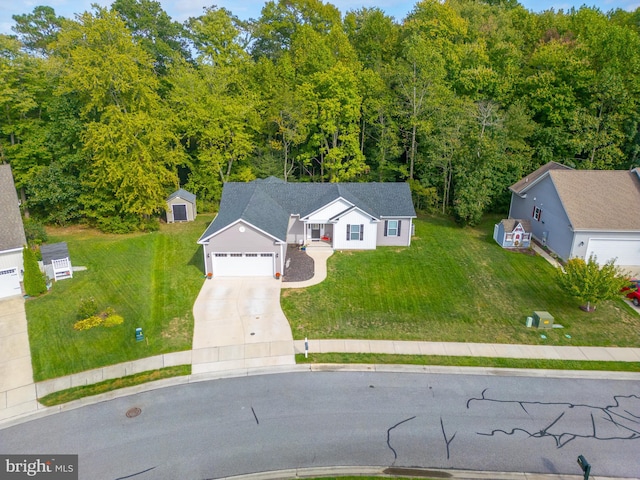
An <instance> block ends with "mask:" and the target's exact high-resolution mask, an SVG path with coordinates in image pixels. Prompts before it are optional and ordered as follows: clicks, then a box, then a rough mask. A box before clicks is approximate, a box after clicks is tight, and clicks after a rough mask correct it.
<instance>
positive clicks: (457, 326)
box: [282, 217, 640, 347]
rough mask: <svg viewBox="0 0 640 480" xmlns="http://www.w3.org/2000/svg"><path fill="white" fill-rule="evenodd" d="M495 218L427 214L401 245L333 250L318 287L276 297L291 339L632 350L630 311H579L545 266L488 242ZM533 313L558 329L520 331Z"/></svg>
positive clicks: (615, 305)
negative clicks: (472, 223)
mask: <svg viewBox="0 0 640 480" xmlns="http://www.w3.org/2000/svg"><path fill="white" fill-rule="evenodd" d="M496 221H498V219H497V218H489V219H487V221H486V222H485V223H484V224H483V225H481V226H480V227H478V228H460V227H458V226H456V225H455V224H454V223H452V222H451V221H450V220H449V219H445V218H439V217H430V218H427V219H420V220H417V221H416V222H415V223H416V237H414V239H413V241H412V244H411V247H409V248H396V247H383V248H378V249H377V250H374V251H342V252H336V253H335V254H334V255H333V256H332V257H330V258H329V261H328V278H327V279H326V280H325V281H324V282H323V283H321V284H319V285H315V286H313V287H309V288H306V289H300V290H293V289H291V290H283V293H282V306H283V309H284V312H285V314H286V316H287V318H288V319H289V322H290V323H291V327H292V330H293V335H294V337H295V338H297V339H302V338H304V337H309V338H365V339H393V340H428V341H449V342H483V343H485V342H489V343H525V344H548V345H603V346H604V345H606V346H626V347H628V346H635V347H638V346H640V315H638V314H637V313H635V312H634V311H633V310H632V309H631V307H629V306H628V305H626V304H625V303H624V302H623V301H622V300H616V301H614V302H606V303H603V304H601V305H598V308H597V310H596V312H594V313H590V314H587V313H584V312H583V311H581V310H580V309H579V308H578V307H579V305H580V302H579V301H578V300H577V299H575V298H573V297H571V296H569V295H567V294H566V293H565V292H564V291H562V290H561V289H560V287H558V285H557V284H556V281H555V279H554V272H555V269H554V267H552V266H551V265H550V264H549V263H548V262H546V261H545V260H544V259H542V258H541V257H538V256H533V255H529V254H527V253H517V252H511V251H507V250H504V249H502V248H500V246H498V244H497V243H495V242H494V241H493V239H492V234H493V224H494V223H495V222H496ZM534 310H546V311H549V312H550V313H551V314H552V315H553V316H554V317H555V322H556V323H558V324H561V325H563V326H564V327H565V328H563V329H553V330H548V331H541V330H537V329H527V328H525V320H526V317H527V316H529V315H531V314H532V312H533V311H534ZM541 335H546V337H547V338H546V339H543V338H542V337H541ZM566 335H569V336H570V337H571V338H568V337H567V336H566Z"/></svg>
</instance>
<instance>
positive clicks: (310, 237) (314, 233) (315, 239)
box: [304, 223, 333, 246]
mask: <svg viewBox="0 0 640 480" xmlns="http://www.w3.org/2000/svg"><path fill="white" fill-rule="evenodd" d="M304 229H305V230H304V232H305V235H304V238H305V239H306V242H305V243H325V244H328V245H329V246H333V224H332V223H305V224H304Z"/></svg>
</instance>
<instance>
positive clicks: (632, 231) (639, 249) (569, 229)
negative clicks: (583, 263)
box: [509, 162, 640, 267]
mask: <svg viewBox="0 0 640 480" xmlns="http://www.w3.org/2000/svg"><path fill="white" fill-rule="evenodd" d="M509 188H510V190H511V192H512V194H511V206H510V209H509V218H523V219H526V218H528V219H530V222H531V232H532V233H533V236H534V238H535V239H537V240H538V241H539V242H540V243H542V244H543V245H546V246H547V247H548V248H549V249H550V250H552V251H553V252H555V253H556V254H557V255H558V256H559V257H560V258H562V259H565V260H568V259H570V258H574V257H579V258H583V259H585V260H587V259H589V257H590V256H591V255H595V256H596V258H597V260H598V262H599V263H601V264H602V263H604V262H606V261H608V260H610V259H613V258H615V259H616V261H615V262H616V264H617V265H618V266H621V267H626V266H632V267H636V266H638V265H640V168H635V169H633V170H574V169H572V168H570V167H567V166H565V165H561V164H559V163H556V162H549V163H547V164H546V165H543V166H542V167H540V168H538V169H537V170H536V171H535V172H533V173H531V174H529V175H527V176H526V177H524V178H523V179H522V180H520V181H519V182H517V183H515V184H514V185H512V186H511V187H509Z"/></svg>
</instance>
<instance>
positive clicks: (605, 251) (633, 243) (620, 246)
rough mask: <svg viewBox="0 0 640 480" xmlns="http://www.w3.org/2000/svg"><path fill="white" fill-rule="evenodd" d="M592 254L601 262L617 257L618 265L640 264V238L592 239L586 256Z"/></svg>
mask: <svg viewBox="0 0 640 480" xmlns="http://www.w3.org/2000/svg"><path fill="white" fill-rule="evenodd" d="M592 254H593V255H595V256H597V257H598V263H600V264H602V263H605V262H606V261H607V260H610V259H612V258H617V260H616V264H617V265H640V240H620V239H591V240H589V245H588V246H587V257H586V258H587V259H588V258H589V256H591V255H592Z"/></svg>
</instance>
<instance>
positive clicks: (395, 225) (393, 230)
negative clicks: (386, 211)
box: [384, 220, 401, 237]
mask: <svg viewBox="0 0 640 480" xmlns="http://www.w3.org/2000/svg"><path fill="white" fill-rule="evenodd" d="M400 225H401V222H400V220H386V221H385V222H384V236H385V237H399V236H400Z"/></svg>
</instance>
